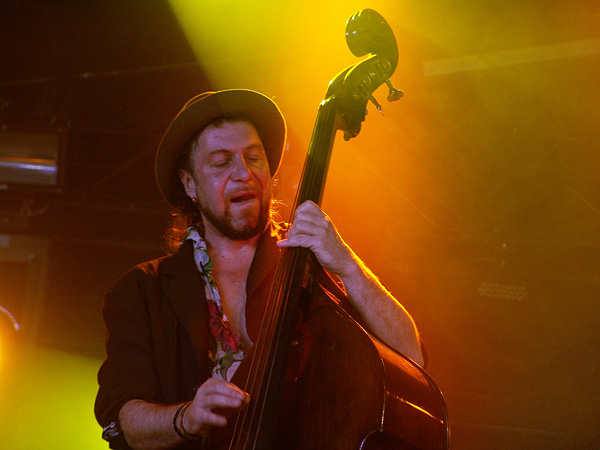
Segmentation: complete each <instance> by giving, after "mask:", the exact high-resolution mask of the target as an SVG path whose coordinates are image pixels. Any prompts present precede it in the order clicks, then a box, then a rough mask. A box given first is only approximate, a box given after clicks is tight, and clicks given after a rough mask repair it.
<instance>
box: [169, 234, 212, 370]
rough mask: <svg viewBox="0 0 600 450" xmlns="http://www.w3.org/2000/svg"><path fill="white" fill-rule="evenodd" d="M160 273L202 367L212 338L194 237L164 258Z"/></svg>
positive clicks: (176, 313) (173, 306)
mask: <svg viewBox="0 0 600 450" xmlns="http://www.w3.org/2000/svg"><path fill="white" fill-rule="evenodd" d="M160 276H161V278H162V279H161V283H160V285H161V289H162V294H163V295H164V296H165V298H166V299H167V301H168V302H169V303H170V304H171V306H172V308H173V311H174V312H175V315H176V316H177V318H178V319H179V321H180V323H181V324H182V326H183V328H184V330H185V331H186V333H187V334H188V336H189V337H190V340H191V343H192V346H193V348H194V352H195V353H196V358H197V360H198V364H199V367H202V366H203V364H202V361H203V360H204V359H205V358H206V355H207V351H208V343H209V339H210V331H209V327H208V322H207V321H208V306H207V304H206V295H205V293H204V282H203V281H202V277H201V276H200V272H198V269H197V267H196V262H195V261H194V252H193V246H192V242H191V241H190V242H187V243H185V244H184V245H183V246H182V247H181V249H179V251H178V252H177V253H175V254H174V255H172V256H171V257H169V258H167V259H165V261H164V264H163V268H162V273H161V274H160Z"/></svg>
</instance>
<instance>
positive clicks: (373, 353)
mask: <svg viewBox="0 0 600 450" xmlns="http://www.w3.org/2000/svg"><path fill="white" fill-rule="evenodd" d="M333 290H334V289H331V291H333ZM344 301H345V300H344V297H343V296H341V295H339V293H335V294H334V293H332V292H330V290H327V289H325V288H324V287H323V286H322V285H321V284H320V283H318V282H315V281H313V282H312V283H311V287H310V290H309V291H307V292H305V293H303V295H302V298H301V301H300V305H301V316H302V318H301V320H299V321H298V332H297V337H298V339H297V340H296V339H295V340H293V341H292V349H291V352H290V360H289V361H288V371H287V383H286V386H287V388H286V391H285V393H284V395H283V397H282V403H281V405H280V408H281V411H280V413H279V417H280V418H281V420H282V422H283V423H281V424H280V426H279V427H278V430H279V431H278V432H277V439H276V441H279V442H278V444H277V446H276V447H275V448H278V449H282V450H283V449H296V450H309V449H311V450H318V449H336V450H337V449H339V450H358V449H364V450H368V449H372V450H375V449H387V450H408V449H420V450H443V449H447V448H448V445H449V431H448V426H447V418H446V409H445V404H444V400H443V397H442V395H441V393H440V391H439V389H438V388H437V387H436V386H435V384H434V383H433V381H432V380H431V379H430V377H429V376H428V375H427V374H426V373H425V372H424V371H423V369H421V368H420V367H419V366H418V365H417V364H416V363H414V362H413V361H411V360H409V359H408V358H406V357H404V356H402V355H400V354H399V353H396V352H395V351H393V350H391V349H390V348H389V347H387V346H386V345H384V344H383V343H381V342H379V341H378V340H377V339H376V338H374V337H372V336H371V335H369V334H368V333H367V332H366V331H365V330H364V328H363V327H362V326H360V324H359V323H358V322H357V321H356V320H355V319H354V318H353V317H352V316H351V315H350V314H349V313H348V311H347V309H348V307H347V306H348V305H344ZM345 306H346V307H345ZM350 309H351V307H350Z"/></svg>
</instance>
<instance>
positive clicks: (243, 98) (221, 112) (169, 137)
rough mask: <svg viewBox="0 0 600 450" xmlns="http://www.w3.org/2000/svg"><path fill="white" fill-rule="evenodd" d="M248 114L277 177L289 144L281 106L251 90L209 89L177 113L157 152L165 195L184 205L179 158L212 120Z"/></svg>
mask: <svg viewBox="0 0 600 450" xmlns="http://www.w3.org/2000/svg"><path fill="white" fill-rule="evenodd" d="M231 114H235V115H242V116H246V117H248V118H249V119H250V120H252V122H253V123H254V125H255V126H256V128H257V131H258V133H259V135H260V136H261V139H262V143H263V146H264V148H265V153H266V156H267V160H268V162H269V170H270V172H271V176H275V174H276V173H277V170H278V169H279V165H280V163H281V158H282V155H283V148H284V145H285V140H286V134H287V128H286V124H285V119H284V117H283V114H282V113H281V111H280V110H279V107H278V106H277V105H276V104H275V102H273V100H271V99H270V98H269V97H267V96H265V95H263V94H261V93H259V92H256V91H251V90H247V89H229V90H224V91H217V92H205V93H203V94H200V95H198V96H196V97H194V98H192V99H191V100H190V101H188V102H187V103H186V104H185V106H184V107H183V109H182V110H181V111H180V112H179V114H177V116H175V119H173V121H172V122H171V124H170V125H169V127H168V128H167V131H166V132H165V134H164V136H163V138H162V140H161V142H160V144H159V146H158V151H157V152H156V165H155V170H156V181H157V183H158V187H159V189H160V192H161V194H162V195H163V197H164V198H165V199H166V200H167V202H169V203H170V204H171V205H173V206H178V205H180V204H181V193H182V190H181V189H180V184H181V181H180V179H179V174H178V173H177V169H178V168H177V165H178V163H179V159H180V157H181V155H182V153H183V152H184V151H186V148H187V146H188V144H189V143H190V141H191V139H192V138H193V137H194V135H195V134H196V133H197V132H198V131H199V130H200V129H202V128H204V127H206V126H207V125H208V124H209V123H211V122H213V121H214V120H217V119H219V118H221V117H223V116H226V115H231Z"/></svg>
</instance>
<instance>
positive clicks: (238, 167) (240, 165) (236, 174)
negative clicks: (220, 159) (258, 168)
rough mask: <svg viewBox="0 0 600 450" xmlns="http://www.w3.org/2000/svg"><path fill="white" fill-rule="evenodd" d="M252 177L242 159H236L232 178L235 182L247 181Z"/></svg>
mask: <svg viewBox="0 0 600 450" xmlns="http://www.w3.org/2000/svg"><path fill="white" fill-rule="evenodd" d="M251 176H252V172H251V171H250V167H248V163H247V162H246V160H245V159H244V158H236V159H235V162H234V165H233V173H232V177H233V179H235V180H247V179H249V178H250V177H251Z"/></svg>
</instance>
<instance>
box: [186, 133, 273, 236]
mask: <svg viewBox="0 0 600 450" xmlns="http://www.w3.org/2000/svg"><path fill="white" fill-rule="evenodd" d="M191 167H192V172H193V173H191V174H190V173H188V172H187V171H186V170H181V171H180V174H179V176H180V178H181V182H182V183H183V186H184V188H185V191H186V193H187V195H188V196H190V197H191V198H195V199H197V204H198V208H199V209H200V212H201V213H202V218H203V220H204V226H205V228H206V231H207V233H208V232H210V231H215V232H217V233H218V234H220V235H222V236H225V237H228V238H230V239H233V240H246V239H250V238H251V237H254V236H256V235H258V234H260V233H262V231H264V229H265V227H266V225H267V221H268V218H269V208H270V204H271V187H272V184H271V174H270V171H269V163H268V161H267V157H266V155H265V150H264V147H263V145H262V142H261V140H260V137H259V136H258V133H257V132H256V129H255V128H254V126H253V125H252V124H250V123H248V122H225V123H223V124H222V125H220V126H219V127H215V126H209V127H207V128H206V129H205V130H204V131H203V132H202V133H201V134H200V136H199V137H198V139H197V141H196V145H195V146H194V149H193V152H192V155H191Z"/></svg>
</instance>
